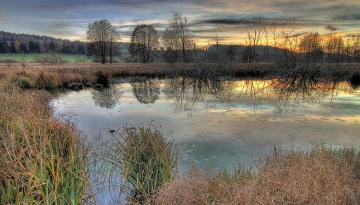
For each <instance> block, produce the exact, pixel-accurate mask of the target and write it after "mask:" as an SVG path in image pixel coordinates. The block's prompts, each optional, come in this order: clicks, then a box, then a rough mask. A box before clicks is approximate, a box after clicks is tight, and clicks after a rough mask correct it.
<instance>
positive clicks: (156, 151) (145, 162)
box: [109, 126, 177, 204]
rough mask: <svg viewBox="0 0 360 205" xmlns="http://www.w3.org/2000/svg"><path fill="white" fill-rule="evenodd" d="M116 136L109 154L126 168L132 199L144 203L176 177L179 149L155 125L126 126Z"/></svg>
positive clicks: (122, 168) (130, 199)
mask: <svg viewBox="0 0 360 205" xmlns="http://www.w3.org/2000/svg"><path fill="white" fill-rule="evenodd" d="M114 136H115V143H114V146H113V149H111V153H109V158H110V159H111V161H112V163H113V164H115V165H117V166H119V167H120V168H121V170H122V175H123V178H124V179H125V181H126V183H127V184H128V185H129V189H130V198H129V201H132V203H139V204H143V203H145V201H149V200H150V198H151V196H152V195H153V194H154V193H155V192H156V191H157V189H158V188H160V187H161V186H162V185H163V184H165V183H166V182H169V181H171V180H172V179H173V178H174V171H175V170H176V168H177V150H176V147H174V145H173V144H172V143H169V142H167V141H166V140H165V137H164V135H163V133H161V132H160V131H159V130H158V129H156V128H155V127H152V126H148V127H125V128H124V130H123V132H122V133H120V134H119V135H114Z"/></svg>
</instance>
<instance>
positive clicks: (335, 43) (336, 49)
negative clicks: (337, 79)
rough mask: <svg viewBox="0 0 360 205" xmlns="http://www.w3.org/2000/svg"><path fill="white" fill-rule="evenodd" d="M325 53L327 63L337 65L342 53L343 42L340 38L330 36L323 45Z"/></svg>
mask: <svg viewBox="0 0 360 205" xmlns="http://www.w3.org/2000/svg"><path fill="white" fill-rule="evenodd" d="M325 49H326V50H325V51H326V56H327V62H328V63H336V65H339V63H341V61H342V55H343V52H344V40H343V38H342V37H341V36H338V35H334V34H330V35H329V36H328V39H327V41H326V43H325Z"/></svg>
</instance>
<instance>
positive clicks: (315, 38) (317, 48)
mask: <svg viewBox="0 0 360 205" xmlns="http://www.w3.org/2000/svg"><path fill="white" fill-rule="evenodd" d="M299 49H300V52H301V53H302V54H303V55H304V62H305V63H313V62H318V61H319V60H320V59H321V58H322V57H323V54H324V53H323V50H322V46H321V37H320V35H319V34H318V33H308V34H305V35H304V36H303V37H302V39H301V40H300V44H299Z"/></svg>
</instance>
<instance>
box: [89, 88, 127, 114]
mask: <svg viewBox="0 0 360 205" xmlns="http://www.w3.org/2000/svg"><path fill="white" fill-rule="evenodd" d="M91 95H92V98H93V100H94V102H95V105H96V106H99V107H101V108H106V109H113V108H114V107H115V106H116V105H117V104H118V103H120V98H121V97H122V95H123V91H121V90H120V89H117V88H116V86H110V87H108V88H101V89H95V90H92V91H91Z"/></svg>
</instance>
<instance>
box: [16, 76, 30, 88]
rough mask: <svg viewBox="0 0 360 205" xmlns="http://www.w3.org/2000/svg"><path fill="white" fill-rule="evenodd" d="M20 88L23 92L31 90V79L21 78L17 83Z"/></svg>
mask: <svg viewBox="0 0 360 205" xmlns="http://www.w3.org/2000/svg"><path fill="white" fill-rule="evenodd" d="M17 83H18V85H19V87H20V88H21V89H23V90H27V89H30V88H32V85H31V82H30V80H29V79H27V78H20V79H19V80H18V81H17Z"/></svg>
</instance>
